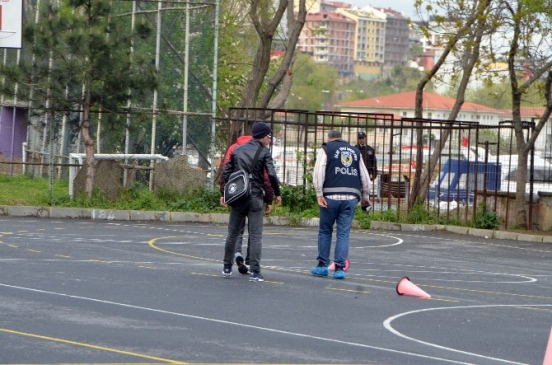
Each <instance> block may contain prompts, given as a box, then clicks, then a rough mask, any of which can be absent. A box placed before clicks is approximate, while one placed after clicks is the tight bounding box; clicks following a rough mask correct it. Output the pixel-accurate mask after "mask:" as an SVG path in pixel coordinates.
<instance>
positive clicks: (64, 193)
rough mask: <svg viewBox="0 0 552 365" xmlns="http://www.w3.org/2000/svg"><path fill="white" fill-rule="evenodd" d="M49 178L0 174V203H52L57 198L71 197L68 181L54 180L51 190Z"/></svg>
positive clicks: (36, 204)
mask: <svg viewBox="0 0 552 365" xmlns="http://www.w3.org/2000/svg"><path fill="white" fill-rule="evenodd" d="M49 186H50V184H49V182H48V179H44V178H31V177H28V176H24V175H19V176H6V175H0V205H32V206H43V205H50V202H51V201H52V200H55V199H63V198H64V197H65V199H67V198H69V185H68V183H67V181H59V180H56V181H54V184H53V187H52V191H50V187H49Z"/></svg>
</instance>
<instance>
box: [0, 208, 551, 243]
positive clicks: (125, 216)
mask: <svg viewBox="0 0 552 365" xmlns="http://www.w3.org/2000/svg"><path fill="white" fill-rule="evenodd" d="M0 216H13V217H35V218H56V219H92V220H106V221H160V222H187V223H212V224H228V221H229V217H230V214H226V213H192V212H165V211H141V210H111V209H85V208H55V207H29V206H11V205H0ZM264 222H265V224H268V225H275V226H289V225H293V226H300V227H318V225H319V219H318V218H310V219H302V220H301V221H298V220H297V221H295V220H291V219H290V218H286V217H278V216H271V217H265V219H264ZM352 227H353V228H357V229H358V228H360V225H359V223H358V222H357V221H354V222H353V226H352ZM370 229H371V230H383V231H402V232H432V231H447V232H451V233H456V234H463V235H469V236H475V237H482V238H487V239H490V238H494V239H507V240H514V241H525V242H543V243H552V236H541V235H531V234H525V233H517V232H507V231H495V230H490V229H477V228H469V227H460V226H445V225H439V224H406V223H394V222H375V221H374V222H371V223H370Z"/></svg>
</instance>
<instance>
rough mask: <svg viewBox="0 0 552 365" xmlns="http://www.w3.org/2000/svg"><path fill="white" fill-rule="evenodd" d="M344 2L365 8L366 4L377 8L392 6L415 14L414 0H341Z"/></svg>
mask: <svg viewBox="0 0 552 365" xmlns="http://www.w3.org/2000/svg"><path fill="white" fill-rule="evenodd" d="M341 1H343V2H344V3H349V4H352V5H356V6H358V7H359V8H363V7H365V6H366V5H370V6H375V7H376V8H391V9H394V10H397V11H400V12H402V13H405V14H406V15H408V16H411V17H413V16H414V14H415V13H414V0H394V1H389V0H341Z"/></svg>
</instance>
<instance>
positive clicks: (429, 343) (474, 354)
mask: <svg viewBox="0 0 552 365" xmlns="http://www.w3.org/2000/svg"><path fill="white" fill-rule="evenodd" d="M495 307H552V304H486V305H466V306H457V307H440V308H426V309H418V310H413V311H410V312H404V313H400V314H397V315H394V316H392V317H389V318H387V319H386V320H385V321H383V326H384V327H385V328H387V330H389V331H390V332H391V333H393V334H395V335H397V336H399V337H402V338H404V339H407V340H410V341H414V342H417V343H420V344H422V345H427V346H431V347H435V348H438V349H441V350H448V351H452V352H456V353H459V354H463V355H470V356H475V357H479V358H482V359H486V360H495V361H501V362H504V363H507V364H516V365H530V364H526V363H522V362H515V361H510V360H505V359H499V358H496V357H490V356H485V355H480V354H477V353H474V352H467V351H462V350H457V349H454V348H452V347H446V346H441V345H437V344H434V343H431V342H426V341H422V340H418V339H416V338H413V337H409V336H407V335H404V334H402V333H401V332H399V331H397V330H396V329H394V328H393V326H392V325H391V322H393V321H394V320H395V319H397V318H400V317H404V316H407V315H410V314H417V313H421V312H430V311H438V310H449V309H473V308H495Z"/></svg>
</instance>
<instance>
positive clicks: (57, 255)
mask: <svg viewBox="0 0 552 365" xmlns="http://www.w3.org/2000/svg"><path fill="white" fill-rule="evenodd" d="M55 256H56V257H63V258H64V259H70V258H71V256H67V255H60V254H58V253H56V254H55Z"/></svg>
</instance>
